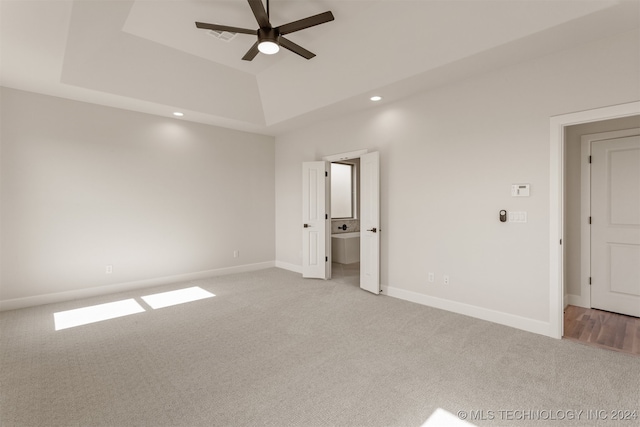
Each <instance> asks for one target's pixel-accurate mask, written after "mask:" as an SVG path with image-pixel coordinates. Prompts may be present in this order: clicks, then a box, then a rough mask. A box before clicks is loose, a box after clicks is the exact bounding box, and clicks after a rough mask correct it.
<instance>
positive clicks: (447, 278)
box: [442, 275, 449, 285]
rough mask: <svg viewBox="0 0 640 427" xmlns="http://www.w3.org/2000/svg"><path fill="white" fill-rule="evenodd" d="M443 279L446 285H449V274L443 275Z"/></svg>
mask: <svg viewBox="0 0 640 427" xmlns="http://www.w3.org/2000/svg"><path fill="white" fill-rule="evenodd" d="M442 281H443V282H444V284H445V285H448V284H449V276H447V275H444V276H442Z"/></svg>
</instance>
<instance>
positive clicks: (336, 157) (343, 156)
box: [322, 149, 382, 293]
mask: <svg viewBox="0 0 640 427" xmlns="http://www.w3.org/2000/svg"><path fill="white" fill-rule="evenodd" d="M374 152H376V151H373V152H371V153H374ZM371 153H369V150H368V149H361V150H356V151H349V152H345V153H338V154H331V155H329V156H324V157H322V160H324V161H327V162H329V163H333V162H340V161H346V160H353V159H362V156H364V155H366V154H371ZM360 166H362V163H361V165H360ZM360 170H361V171H362V169H360ZM329 185H331V183H329ZM361 185H362V178H361V179H360V180H359V181H358V193H361ZM360 197H362V195H361V196H360ZM379 208H380V200H378V209H379ZM358 211H359V213H360V215H359V219H360V220H362V215H361V210H360V207H359V208H358ZM329 220H331V218H329ZM378 228H380V225H378ZM360 232H361V233H362V229H361V230H360ZM361 242H362V240H360V243H359V244H361ZM378 251H380V244H379V243H378ZM378 253H379V252H378ZM360 260H361V262H362V248H361V252H360ZM361 268H362V265H361ZM361 285H362V277H361V278H360V286H361ZM380 285H381V284H380V257H379V256H378V286H380ZM361 289H363V288H362V287H361ZM379 292H380V293H381V292H382V289H380V290H379Z"/></svg>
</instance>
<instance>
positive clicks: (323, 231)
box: [302, 150, 381, 294]
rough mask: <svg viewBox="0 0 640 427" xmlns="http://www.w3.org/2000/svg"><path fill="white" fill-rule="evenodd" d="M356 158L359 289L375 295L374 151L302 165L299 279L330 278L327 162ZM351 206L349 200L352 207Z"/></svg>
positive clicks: (377, 187)
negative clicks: (357, 171) (300, 267)
mask: <svg viewBox="0 0 640 427" xmlns="http://www.w3.org/2000/svg"><path fill="white" fill-rule="evenodd" d="M356 158H357V159H359V160H360V168H359V169H360V179H359V183H360V186H359V190H360V191H359V192H358V194H359V200H360V203H359V209H358V220H359V223H360V231H359V236H358V237H359V240H360V245H359V247H358V248H359V250H360V266H359V267H360V268H359V270H360V271H359V272H360V275H359V277H360V279H359V285H360V288H361V289H363V290H366V291H368V292H371V293H374V294H379V293H380V292H381V288H380V153H379V152H377V151H374V152H371V153H369V152H367V150H359V151H356V152H351V153H344V154H339V155H333V156H328V157H324V158H323V160H322V161H316V162H304V163H303V164H302V187H303V188H302V230H303V231H302V276H303V277H305V278H317V279H324V280H327V279H330V278H331V276H332V271H331V270H332V268H331V267H332V264H333V263H332V260H331V252H332V251H331V249H332V248H331V243H332V242H331V240H332V230H331V220H332V219H331V218H330V216H329V215H330V212H331V197H330V196H331V186H330V184H331V176H330V172H331V167H330V166H331V162H335V161H342V162H344V161H345V160H351V159H356ZM353 203H354V202H353V200H352V202H351V204H352V207H353ZM343 225H346V224H343ZM336 227H337V225H336ZM347 229H348V226H347ZM342 231H346V230H342Z"/></svg>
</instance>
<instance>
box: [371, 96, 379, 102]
mask: <svg viewBox="0 0 640 427" xmlns="http://www.w3.org/2000/svg"><path fill="white" fill-rule="evenodd" d="M369 99H370V100H372V101H373V102H377V101H380V100H381V99H382V97H381V96H378V95H376V96H372V97H371V98H369Z"/></svg>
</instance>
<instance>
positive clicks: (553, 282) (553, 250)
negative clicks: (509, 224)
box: [547, 101, 640, 339]
mask: <svg viewBox="0 0 640 427" xmlns="http://www.w3.org/2000/svg"><path fill="white" fill-rule="evenodd" d="M638 114H640V101H635V102H629V103H625V104H619V105H613V106H609V107H603V108H596V109H593V110H586V111H579V112H575V113H569V114H562V115H558V116H553V117H551V118H550V126H549V127H550V135H549V137H550V138H549V139H550V164H549V330H548V333H547V335H548V336H550V337H553V338H557V339H560V338H562V335H563V332H564V331H563V329H564V315H563V313H564V277H563V275H564V272H563V271H564V257H563V253H562V252H563V251H562V249H563V247H562V242H563V239H564V234H563V233H564V230H563V228H562V222H563V219H564V202H563V200H564V146H565V128H566V127H568V126H573V125H578V124H582V123H590V122H597V121H601V120H609V119H617V118H620V117H628V116H634V115H638Z"/></svg>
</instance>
